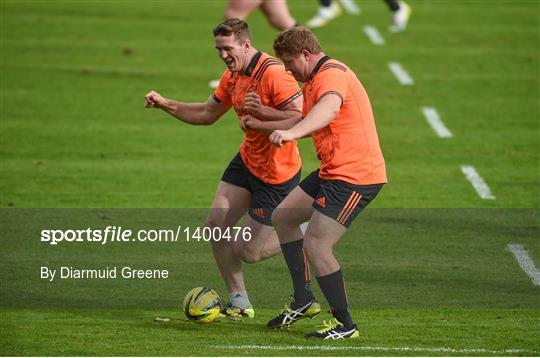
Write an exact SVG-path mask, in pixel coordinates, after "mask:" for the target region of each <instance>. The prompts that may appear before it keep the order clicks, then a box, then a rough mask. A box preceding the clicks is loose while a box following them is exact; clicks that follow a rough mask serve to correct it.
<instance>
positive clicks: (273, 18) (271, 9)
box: [261, 0, 297, 31]
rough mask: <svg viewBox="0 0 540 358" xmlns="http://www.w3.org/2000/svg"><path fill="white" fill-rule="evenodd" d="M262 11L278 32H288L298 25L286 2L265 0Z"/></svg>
mask: <svg viewBox="0 0 540 358" xmlns="http://www.w3.org/2000/svg"><path fill="white" fill-rule="evenodd" d="M261 10H262V12H263V13H264V15H265V16H266V19H267V20H268V22H269V23H270V25H272V26H273V27H275V28H276V29H278V30H280V31H281V30H287V29H290V28H292V27H294V26H296V25H297V22H296V20H295V19H294V17H292V16H291V13H290V12H289V7H288V6H287V1H286V0H279V1H276V0H265V1H263V2H262V4H261Z"/></svg>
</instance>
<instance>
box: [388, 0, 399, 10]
mask: <svg viewBox="0 0 540 358" xmlns="http://www.w3.org/2000/svg"><path fill="white" fill-rule="evenodd" d="M386 3H387V4H388V7H389V8H390V11H392V12H396V11H398V10H399V3H398V2H397V0H386Z"/></svg>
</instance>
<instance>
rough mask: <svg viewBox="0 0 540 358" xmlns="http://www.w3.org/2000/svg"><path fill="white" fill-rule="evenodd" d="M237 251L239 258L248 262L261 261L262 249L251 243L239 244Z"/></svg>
mask: <svg viewBox="0 0 540 358" xmlns="http://www.w3.org/2000/svg"><path fill="white" fill-rule="evenodd" d="M235 252H236V255H237V256H238V258H239V259H240V260H242V262H244V263H246V264H254V263H257V262H259V261H261V253H260V251H259V250H257V249H255V248H253V247H251V246H250V245H241V246H237V247H236V251H235Z"/></svg>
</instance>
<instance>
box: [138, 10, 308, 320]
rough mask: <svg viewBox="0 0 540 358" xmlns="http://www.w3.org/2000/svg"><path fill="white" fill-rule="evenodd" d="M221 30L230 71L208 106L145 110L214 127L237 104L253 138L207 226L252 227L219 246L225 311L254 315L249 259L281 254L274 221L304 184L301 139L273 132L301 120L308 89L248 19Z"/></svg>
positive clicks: (157, 100) (155, 101) (217, 32)
mask: <svg viewBox="0 0 540 358" xmlns="http://www.w3.org/2000/svg"><path fill="white" fill-rule="evenodd" d="M213 33H214V37H215V44H216V49H217V51H218V55H219V57H220V58H221V59H222V60H223V62H224V63H225V65H226V67H227V70H226V71H225V72H224V74H223V75H222V77H221V79H220V84H219V86H218V88H217V89H216V91H215V92H214V93H213V94H212V96H210V98H209V99H208V100H207V101H206V103H182V102H177V101H175V100H172V99H167V98H165V97H163V96H161V95H160V94H159V93H157V92H155V91H150V92H149V93H148V94H146V96H145V105H146V107H153V108H160V109H162V110H164V111H165V112H167V113H169V114H171V115H172V116H174V117H176V118H178V119H179V120H182V121H184V122H186V123H189V124H194V125H209V124H212V123H214V122H215V121H217V120H218V119H219V118H220V117H221V116H223V114H225V113H226V112H227V111H228V110H229V109H231V108H232V107H234V109H235V111H236V113H237V115H238V118H239V120H240V127H241V128H242V129H243V130H244V132H245V137H244V140H243V142H242V144H241V146H240V151H239V153H238V154H236V155H235V156H234V158H233V159H232V161H231V162H230V164H229V166H228V167H227V168H226V169H225V172H224V173H223V176H222V178H221V182H220V183H219V185H218V188H217V192H216V194H215V197H214V200H213V202H212V209H211V210H210V213H209V215H208V218H207V220H206V223H205V224H206V226H208V227H210V228H216V227H217V228H221V229H222V230H221V231H222V232H224V231H225V230H226V228H228V227H231V226H233V225H235V224H236V223H237V222H238V221H239V220H240V218H242V217H243V216H245V219H244V223H243V225H244V226H246V227H249V228H250V229H251V233H252V239H251V241H249V242H245V241H243V240H239V241H237V242H230V241H227V240H221V241H217V242H216V241H214V240H211V243H212V251H213V253H214V257H215V259H216V263H217V266H218V268H219V270H220V273H221V275H222V277H223V279H224V281H225V283H226V285H227V288H228V290H229V299H230V302H229V304H228V305H227V306H226V307H225V309H224V310H223V312H222V313H223V314H225V315H228V316H234V317H240V316H247V317H253V316H254V310H253V307H252V306H251V303H250V302H249V298H248V295H247V292H246V288H245V284H244V278H243V271H242V262H246V263H254V262H257V261H260V260H263V259H266V258H268V257H270V256H273V255H275V254H276V253H278V252H279V251H280V245H279V241H278V239H277V235H276V232H275V230H274V228H273V227H272V223H271V216H272V212H273V210H274V209H275V207H277V205H278V204H279V203H280V202H281V200H283V198H285V196H286V195H287V194H288V193H289V192H290V191H291V190H292V189H293V188H294V187H295V186H296V185H297V184H298V182H299V179H300V167H301V162H300V156H299V153H298V148H297V146H296V142H294V141H291V142H289V143H286V144H285V145H284V146H283V147H282V148H277V147H275V146H273V145H272V143H271V142H270V140H269V138H268V133H269V132H265V130H266V131H272V130H275V129H280V128H290V127H291V126H292V125H294V124H295V123H297V122H298V121H299V120H300V118H301V108H302V92H301V91H300V89H299V87H298V83H297V82H296V80H295V79H294V78H293V77H292V76H291V74H290V73H288V72H286V71H285V68H284V67H283V65H282V64H281V63H280V62H279V61H277V60H276V59H275V58H273V57H271V56H269V55H267V54H265V53H262V52H259V51H257V49H255V48H254V47H253V45H252V41H251V35H250V33H249V29H248V25H247V23H246V22H244V21H243V20H239V19H228V20H226V21H224V22H223V23H221V24H219V25H218V26H217V27H216V28H215V29H214V30H213ZM246 213H247V214H248V215H245V214H246Z"/></svg>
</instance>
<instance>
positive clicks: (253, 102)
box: [243, 92, 262, 116]
mask: <svg viewBox="0 0 540 358" xmlns="http://www.w3.org/2000/svg"><path fill="white" fill-rule="evenodd" d="M261 108H262V102H261V97H260V96H259V95H258V94H257V93H255V92H249V93H248V94H246V96H245V97H244V108H243V109H244V111H246V112H247V113H251V114H252V115H254V116H258V115H260V113H261Z"/></svg>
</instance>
